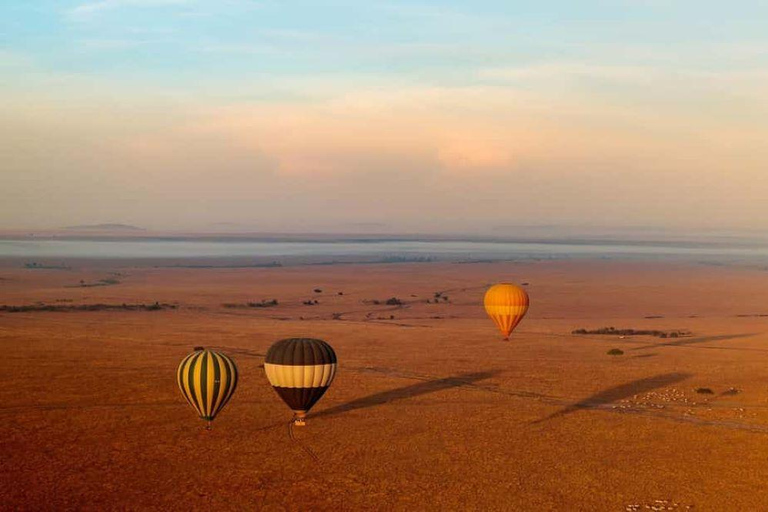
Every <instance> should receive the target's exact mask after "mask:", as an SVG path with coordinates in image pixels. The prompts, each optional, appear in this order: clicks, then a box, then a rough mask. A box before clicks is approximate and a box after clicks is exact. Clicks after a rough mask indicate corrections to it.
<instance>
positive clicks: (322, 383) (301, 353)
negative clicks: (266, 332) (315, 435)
mask: <svg viewBox="0 0 768 512" xmlns="http://www.w3.org/2000/svg"><path fill="white" fill-rule="evenodd" d="M264 371H265V372H266V373H267V379H269V383H270V384H272V387H273V388H275V391H277V394H278V395H280V398H282V399H283V401H284V402H285V403H286V404H287V405H288V407H290V408H291V409H292V410H293V424H294V425H304V424H305V418H306V416H307V412H309V410H310V409H311V408H312V406H313V405H315V403H316V402H317V401H318V400H320V398H321V397H322V396H323V394H325V392H326V390H327V389H328V387H329V386H330V385H331V382H333V377H334V375H336V352H334V351H333V348H332V347H331V346H330V345H329V344H328V343H326V342H324V341H323V340H316V339H313V338H289V339H285V340H280V341H277V342H275V343H274V344H273V345H272V346H271V347H269V350H268V351H267V357H266V359H265V360H264Z"/></svg>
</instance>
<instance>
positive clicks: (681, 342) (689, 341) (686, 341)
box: [630, 332, 757, 350]
mask: <svg viewBox="0 0 768 512" xmlns="http://www.w3.org/2000/svg"><path fill="white" fill-rule="evenodd" d="M755 335H757V333H755V332H752V333H745V334H724V335H720V336H700V337H698V338H677V339H676V340H675V341H667V342H662V343H651V344H650V345H642V346H640V347H633V348H631V349H630V350H643V349H647V348H659V347H684V346H686V345H696V344H698V343H707V342H708V341H728V340H737V339H739V338H749V337H751V336H755ZM699 348H711V349H714V350H729V349H731V350H734V349H735V348H734V347H699ZM740 350H743V349H740Z"/></svg>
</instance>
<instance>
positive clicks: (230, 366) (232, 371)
mask: <svg viewBox="0 0 768 512" xmlns="http://www.w3.org/2000/svg"><path fill="white" fill-rule="evenodd" d="M221 357H222V358H224V361H226V363H227V381H228V384H227V385H228V387H229V391H228V393H227V395H226V397H225V398H224V402H223V403H222V404H221V407H224V406H225V405H226V404H227V402H229V400H230V398H232V395H233V394H234V392H235V389H237V380H238V374H237V367H236V366H235V363H234V361H232V360H231V359H230V358H229V357H227V356H225V355H222V356H221Z"/></svg>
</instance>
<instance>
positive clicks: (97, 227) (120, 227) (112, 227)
mask: <svg viewBox="0 0 768 512" xmlns="http://www.w3.org/2000/svg"><path fill="white" fill-rule="evenodd" d="M64 229H66V230H68V231H146V229H144V228H140V227H138V226H131V225H129V224H85V225H82V226H67V227H65V228H64Z"/></svg>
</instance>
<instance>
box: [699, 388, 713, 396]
mask: <svg viewBox="0 0 768 512" xmlns="http://www.w3.org/2000/svg"><path fill="white" fill-rule="evenodd" d="M696 392H697V393H698V394H700V395H714V394H715V392H714V391H712V390H711V389H709V388H696Z"/></svg>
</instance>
